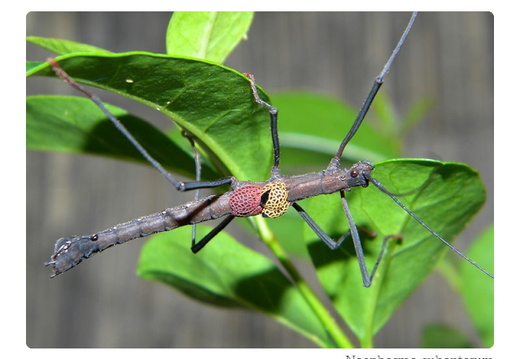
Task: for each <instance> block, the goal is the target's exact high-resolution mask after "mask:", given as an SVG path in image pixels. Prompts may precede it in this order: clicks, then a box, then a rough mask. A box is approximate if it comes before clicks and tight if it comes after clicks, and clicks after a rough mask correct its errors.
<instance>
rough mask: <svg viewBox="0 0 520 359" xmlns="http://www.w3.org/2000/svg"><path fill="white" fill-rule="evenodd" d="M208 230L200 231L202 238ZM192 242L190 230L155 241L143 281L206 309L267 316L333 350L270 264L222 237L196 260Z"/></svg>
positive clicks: (144, 255) (142, 262)
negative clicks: (205, 305)
mask: <svg viewBox="0 0 520 359" xmlns="http://www.w3.org/2000/svg"><path fill="white" fill-rule="evenodd" d="M210 229H211V228H209V227H206V226H198V227H197V233H198V237H200V238H202V236H203V235H205V234H207V233H208V232H209V231H210ZM189 238H191V228H190V227H182V228H178V229H176V230H175V231H172V232H167V233H163V234H159V235H155V236H154V237H153V238H152V239H151V240H150V241H148V242H147V243H146V244H145V246H144V248H143V251H142V252H141V257H140V259H139V264H138V269H137V272H138V274H139V276H141V277H143V278H145V279H149V280H156V281H160V282H162V283H164V284H167V285H169V286H171V287H173V288H175V289H177V290H179V291H181V292H182V293H184V294H186V295H188V296H189V297H191V298H194V299H197V300H200V301H203V302H204V303H208V304H212V305H217V306H224V307H238V308H249V309H254V310H257V311H260V312H263V313H264V314H267V315H269V316H271V317H273V318H274V319H276V320H278V321H280V322H281V323H283V324H285V325H287V326H289V327H291V328H292V329H294V330H296V331H298V332H300V333H302V334H303V335H305V336H307V337H309V339H311V340H313V341H314V342H315V343H317V344H319V345H321V346H324V345H326V346H330V343H329V340H328V339H327V335H326V333H325V331H324V329H323V326H322V325H321V323H320V321H319V320H318V319H317V317H316V315H315V314H314V312H313V311H312V310H311V309H310V307H309V305H308V304H307V302H306V301H305V300H304V298H303V297H302V295H301V293H300V292H299V291H298V290H297V289H296V287H295V286H294V285H293V284H292V283H291V281H289V280H288V279H287V278H286V277H285V276H284V275H283V274H282V272H281V271H280V270H279V269H278V267H277V266H276V265H275V264H274V263H273V262H272V261H271V260H269V259H268V258H266V257H264V256H263V255H261V254H259V253H257V252H255V251H253V250H251V249H249V248H247V247H245V246H243V245H242V244H240V243H239V242H237V241H236V240H234V239H233V238H232V237H230V236H229V235H228V234H226V233H223V232H221V233H220V234H219V235H218V236H217V237H216V238H214V239H213V240H212V242H211V243H210V244H209V245H208V246H206V247H205V248H204V250H203V251H201V252H200V253H197V254H196V255H195V254H193V253H191V251H190V249H189ZM180 239H183V240H180Z"/></svg>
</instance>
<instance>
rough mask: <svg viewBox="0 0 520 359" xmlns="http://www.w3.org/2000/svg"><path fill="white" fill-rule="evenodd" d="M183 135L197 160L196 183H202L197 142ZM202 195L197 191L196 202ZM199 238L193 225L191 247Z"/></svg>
mask: <svg viewBox="0 0 520 359" xmlns="http://www.w3.org/2000/svg"><path fill="white" fill-rule="evenodd" d="M182 135H183V136H184V137H185V138H186V139H187V140H188V141H189V143H190V145H191V149H192V150H193V157H194V159H195V181H197V182H200V178H201V173H202V166H201V164H200V153H199V151H197V148H196V147H195V142H194V141H193V138H191V136H190V135H189V134H188V133H186V132H184V131H183V132H182ZM199 195H200V190H198V189H197V190H196V191H195V196H194V200H195V201H198V199H199ZM196 238H197V225H196V224H193V225H192V226H191V245H192V246H194V245H195V242H196Z"/></svg>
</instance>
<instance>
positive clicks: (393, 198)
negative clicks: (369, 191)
mask: <svg viewBox="0 0 520 359" xmlns="http://www.w3.org/2000/svg"><path fill="white" fill-rule="evenodd" d="M366 178H367V180H369V181H370V182H371V183H372V184H373V185H374V186H376V187H377V188H378V189H379V190H380V191H381V192H383V193H385V194H386V195H388V196H389V197H390V198H391V199H392V200H393V201H394V202H395V203H397V205H399V207H401V208H402V209H404V210H405V211H406V213H408V214H409V215H410V216H411V217H412V218H413V219H414V220H415V221H417V223H419V224H420V225H421V226H423V227H424V228H426V229H427V230H428V232H430V233H431V234H433V235H434V236H435V237H436V238H437V239H438V240H440V241H441V242H442V243H444V244H445V245H446V246H448V247H449V248H450V249H451V250H452V251H454V252H455V253H456V254H457V255H459V256H460V257H461V258H463V259H464V260H466V261H467V262H469V263H470V264H471V265H473V266H474V267H475V268H477V269H478V270H480V271H481V272H483V273H484V274H486V275H487V276H488V277H491V278H494V276H493V274H491V273H489V272H488V271H487V270H485V269H484V268H482V267H481V266H480V265H479V264H478V263H477V262H475V261H474V260H472V259H470V258H468V257H467V256H466V255H465V254H464V253H462V252H461V251H459V250H458V249H457V248H455V247H454V246H453V245H452V244H451V243H450V242H448V241H447V240H445V239H444V238H442V237H441V235H440V234H438V233H437V232H435V231H434V230H433V229H431V228H430V226H428V225H427V224H426V223H424V222H423V221H422V220H421V219H420V218H419V217H417V216H416V215H415V213H413V212H412V211H411V210H410V209H408V207H406V206H405V205H404V204H403V203H402V202H401V201H399V200H398V199H397V197H396V196H395V194H393V193H391V192H390V191H388V190H387V189H386V188H385V187H384V186H383V185H382V183H381V182H379V181H378V180H376V179H375V178H373V177H371V176H366Z"/></svg>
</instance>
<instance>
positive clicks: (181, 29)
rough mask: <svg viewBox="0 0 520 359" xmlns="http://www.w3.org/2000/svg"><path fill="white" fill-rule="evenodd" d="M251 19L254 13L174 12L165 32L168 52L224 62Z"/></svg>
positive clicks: (240, 38) (244, 33) (245, 31)
mask: <svg viewBox="0 0 520 359" xmlns="http://www.w3.org/2000/svg"><path fill="white" fill-rule="evenodd" d="M252 21H253V13H252V12H210V11H208V12H175V13H174V14H173V16H172V18H171V20H170V23H169V25H168V30H167V32H166V52H167V53H168V54H170V55H174V56H189V57H196V58H199V59H205V60H210V61H215V62H218V63H223V62H224V60H225V59H226V58H227V57H228V55H229V54H230V53H231V51H233V49H234V48H235V47H236V46H237V45H238V43H239V42H240V41H241V40H243V39H244V38H245V36H246V33H247V30H248V29H249V26H250V25H251V22H252Z"/></svg>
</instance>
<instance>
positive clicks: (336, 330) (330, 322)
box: [255, 216, 354, 348]
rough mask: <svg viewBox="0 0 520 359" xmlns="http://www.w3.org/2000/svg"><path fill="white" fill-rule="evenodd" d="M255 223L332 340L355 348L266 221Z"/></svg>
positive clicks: (339, 344)
mask: <svg viewBox="0 0 520 359" xmlns="http://www.w3.org/2000/svg"><path fill="white" fill-rule="evenodd" d="M255 222H256V224H257V226H258V231H259V233H260V237H261V239H262V241H263V242H264V243H265V244H266V245H267V246H268V247H269V249H270V250H271V252H272V253H273V254H274V255H275V256H276V258H277V259H278V261H279V262H280V264H281V265H282V266H283V268H284V269H285V270H286V271H287V273H288V274H289V275H290V277H291V278H292V280H293V281H294V284H295V285H296V287H297V288H298V290H299V291H300V293H301V294H302V296H303V298H304V299H305V300H306V301H307V304H309V306H310V307H311V309H312V310H313V311H314V313H315V314H316V316H317V317H318V319H319V320H320V321H321V323H322V325H323V327H324V328H325V330H326V331H327V333H328V334H329V335H330V337H331V338H332V340H333V341H334V342H335V343H336V345H337V346H338V347H341V348H353V347H354V346H353V345H352V343H351V341H350V340H349V338H348V337H347V336H346V335H345V333H343V330H341V328H340V327H339V325H338V324H337V323H336V321H335V320H334V318H333V317H332V315H331V314H330V313H329V311H328V310H327V308H326V307H325V306H324V305H323V303H322V302H321V301H320V300H319V298H318V297H317V295H316V294H315V293H314V292H313V290H312V289H311V288H310V287H309V285H308V284H307V282H306V281H305V279H304V278H303V277H302V276H301V275H300V273H299V272H298V270H297V269H296V267H295V266H294V265H293V263H292V262H291V260H290V259H289V257H288V256H287V254H286V253H285V251H284V249H283V248H282V247H281V246H280V243H279V242H278V241H277V240H276V238H275V236H274V234H273V232H272V231H271V230H270V229H269V227H268V226H267V224H266V222H265V219H264V218H261V217H259V216H258V217H255Z"/></svg>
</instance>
